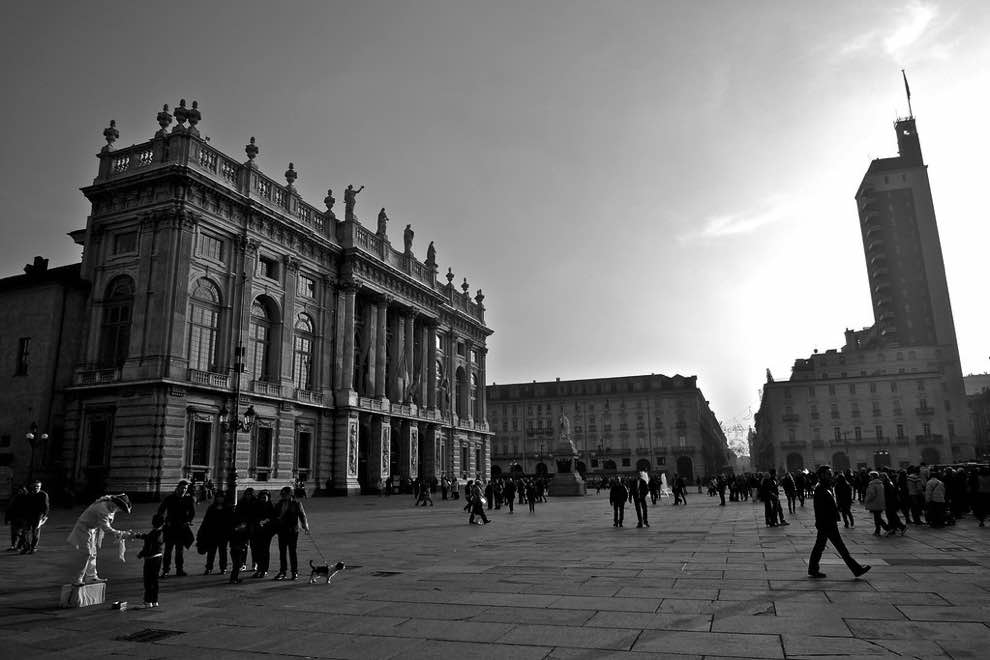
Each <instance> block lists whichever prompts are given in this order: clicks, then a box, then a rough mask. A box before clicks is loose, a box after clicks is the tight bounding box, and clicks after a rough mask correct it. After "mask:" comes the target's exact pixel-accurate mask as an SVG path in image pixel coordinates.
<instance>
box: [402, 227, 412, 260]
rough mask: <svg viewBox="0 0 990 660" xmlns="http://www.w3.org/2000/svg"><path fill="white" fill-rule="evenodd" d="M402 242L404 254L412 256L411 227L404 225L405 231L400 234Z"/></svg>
mask: <svg viewBox="0 0 990 660" xmlns="http://www.w3.org/2000/svg"><path fill="white" fill-rule="evenodd" d="M402 241H403V243H404V244H405V253H406V254H407V255H408V254H412V242H413V229H412V225H406V230H405V231H404V232H402Z"/></svg>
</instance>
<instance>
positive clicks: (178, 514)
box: [158, 479, 196, 577]
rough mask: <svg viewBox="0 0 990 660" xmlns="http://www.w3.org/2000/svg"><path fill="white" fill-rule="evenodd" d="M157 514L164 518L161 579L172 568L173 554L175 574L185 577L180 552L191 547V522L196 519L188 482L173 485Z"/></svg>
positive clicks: (194, 504) (194, 505)
mask: <svg viewBox="0 0 990 660" xmlns="http://www.w3.org/2000/svg"><path fill="white" fill-rule="evenodd" d="M158 513H160V514H162V515H163V516H165V533H164V536H165V556H164V557H163V558H162V577H165V576H166V575H168V572H169V570H170V569H171V567H172V553H173V552H174V553H175V574H176V575H177V576H179V577H182V576H184V575H186V572H185V571H184V570H182V564H183V562H182V551H183V550H184V549H185V548H188V547H189V546H190V545H192V542H193V533H192V521H193V518H195V517H196V503H195V502H194V501H193V498H192V495H190V494H189V482H188V481H186V480H185V479H183V480H182V481H180V482H179V483H177V484H176V485H175V491H174V492H173V493H172V494H171V495H169V496H168V497H166V498H165V499H164V500H162V505H161V506H160V507H158Z"/></svg>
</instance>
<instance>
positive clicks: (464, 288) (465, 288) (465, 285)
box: [461, 277, 471, 296]
mask: <svg viewBox="0 0 990 660" xmlns="http://www.w3.org/2000/svg"><path fill="white" fill-rule="evenodd" d="M470 288H471V285H470V284H468V283H467V278H466V277H465V278H464V281H463V282H462V283H461V291H463V292H464V295H465V296H466V295H467V294H468V289H470Z"/></svg>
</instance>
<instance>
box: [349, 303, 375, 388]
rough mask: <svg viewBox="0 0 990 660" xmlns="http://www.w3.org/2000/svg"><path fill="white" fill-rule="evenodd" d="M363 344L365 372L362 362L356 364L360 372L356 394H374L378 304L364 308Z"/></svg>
mask: <svg viewBox="0 0 990 660" xmlns="http://www.w3.org/2000/svg"><path fill="white" fill-rule="evenodd" d="M361 339H362V342H363V346H365V347H367V351H368V366H367V374H365V373H364V369H365V366H364V365H363V364H358V365H356V367H355V368H357V369H360V370H361V371H362V373H360V374H358V386H357V391H358V394H360V395H362V396H367V397H373V396H374V395H375V375H376V374H377V373H378V306H377V305H374V304H368V305H367V306H366V307H365V308H364V336H363V337H362V338H361Z"/></svg>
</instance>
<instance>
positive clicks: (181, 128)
mask: <svg viewBox="0 0 990 660" xmlns="http://www.w3.org/2000/svg"><path fill="white" fill-rule="evenodd" d="M188 118H189V110H188V109H186V100H185V99H179V107H178V108H176V109H175V123H177V124H178V126H176V127H175V130H177V131H178V132H180V133H184V132H185V130H186V119H188Z"/></svg>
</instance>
